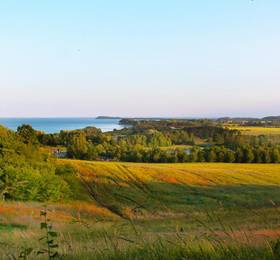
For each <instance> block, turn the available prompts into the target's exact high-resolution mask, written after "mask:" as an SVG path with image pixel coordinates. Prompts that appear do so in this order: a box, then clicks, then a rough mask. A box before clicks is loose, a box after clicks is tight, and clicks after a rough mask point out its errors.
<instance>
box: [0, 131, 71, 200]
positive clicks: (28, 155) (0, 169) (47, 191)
mask: <svg viewBox="0 0 280 260" xmlns="http://www.w3.org/2000/svg"><path fill="white" fill-rule="evenodd" d="M27 133H29V134H27ZM30 133H33V131H32V130H30V127H29V126H23V127H19V131H18V133H14V132H12V131H9V130H7V129H5V128H3V127H0V152H1V153H0V195H1V197H2V199H3V200H7V199H10V200H37V201H59V200H62V199H65V198H67V197H68V196H69V194H70V190H69V185H68V184H67V183H66V182H65V181H64V180H63V179H61V178H60V177H59V176H57V175H55V167H56V166H55V165H54V164H53V163H51V162H50V161H48V159H47V157H46V155H45V154H43V153H42V152H41V151H40V149H39V147H38V145H36V144H34V142H35V141H34V135H33V134H30ZM29 138H30V139H29Z"/></svg>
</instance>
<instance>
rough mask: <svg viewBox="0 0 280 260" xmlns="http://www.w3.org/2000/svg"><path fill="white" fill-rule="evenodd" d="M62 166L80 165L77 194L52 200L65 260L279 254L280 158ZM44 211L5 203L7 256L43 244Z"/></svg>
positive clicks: (1, 249) (0, 209)
mask: <svg viewBox="0 0 280 260" xmlns="http://www.w3.org/2000/svg"><path fill="white" fill-rule="evenodd" d="M59 163H60V164H67V165H72V166H73V167H75V169H77V174H76V175H69V176H64V178H65V179H67V180H68V182H69V183H70V184H71V187H72V190H73V198H74V199H72V200H70V201H68V202H64V203H59V204H52V203H50V204H48V205H47V208H48V217H49V218H50V220H51V222H52V223H53V228H54V230H56V231H57V232H58V233H59V236H58V238H57V241H58V244H59V249H58V250H59V252H60V254H61V255H62V256H64V257H63V258H64V259H182V258H183V256H185V257H186V258H187V259H278V258H277V257H278V256H280V252H279V255H277V254H278V253H277V252H278V251H277V250H278V249H277V245H276V246H275V244H273V243H272V242H271V243H270V241H275V240H276V239H278V237H280V212H279V210H280V207H279V205H280V165H275V164H273V165H269V164H265V165H262V164H222V163H221V164H218V163H217V164H215V163H211V164H206V163H194V164H140V163H139V164H136V163H115V162H85V161H74V160H61V161H59ZM42 208H43V204H41V203H34V202H25V203H24V202H20V203H17V202H5V203H4V202H3V203H1V204H0V214H1V215H0V216H1V224H0V231H1V237H0V254H1V258H3V259H5V258H6V259H12V257H13V256H17V255H18V254H19V252H21V251H22V250H23V249H26V248H29V247H32V248H33V249H34V250H35V249H37V248H40V247H42V242H41V241H39V238H40V237H41V236H42V234H41V233H42V231H41V230H40V227H39V226H40V210H41V209H42ZM256 246H257V247H256ZM275 248H276V249H275ZM275 250H276V251H277V252H276V251H275ZM239 256H240V257H239ZM260 256H261V257H260ZM257 257H259V258H257ZM31 259H32V258H31Z"/></svg>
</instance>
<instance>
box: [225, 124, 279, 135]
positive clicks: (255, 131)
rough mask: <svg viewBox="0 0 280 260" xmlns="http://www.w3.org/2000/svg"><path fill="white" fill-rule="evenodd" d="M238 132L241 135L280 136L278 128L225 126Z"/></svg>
mask: <svg viewBox="0 0 280 260" xmlns="http://www.w3.org/2000/svg"><path fill="white" fill-rule="evenodd" d="M227 128H229V129H232V130H238V131H240V132H241V133H242V134H243V135H280V127H255V126H227Z"/></svg>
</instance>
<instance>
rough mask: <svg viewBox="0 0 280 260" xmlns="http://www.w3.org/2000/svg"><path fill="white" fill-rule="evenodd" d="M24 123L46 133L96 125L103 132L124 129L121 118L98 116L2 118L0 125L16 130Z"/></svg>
mask: <svg viewBox="0 0 280 260" xmlns="http://www.w3.org/2000/svg"><path fill="white" fill-rule="evenodd" d="M22 124H29V125H31V126H32V127H33V128H34V129H36V130H41V131H44V132H45V133H58V132H59V131H60V130H75V129H81V128H85V127H87V126H94V127H97V128H100V129H101V130H102V132H108V131H112V130H114V129H122V128H123V126H121V125H119V119H96V118H0V125H4V126H6V127H7V128H10V129H12V130H16V129H17V127H18V126H20V125H22Z"/></svg>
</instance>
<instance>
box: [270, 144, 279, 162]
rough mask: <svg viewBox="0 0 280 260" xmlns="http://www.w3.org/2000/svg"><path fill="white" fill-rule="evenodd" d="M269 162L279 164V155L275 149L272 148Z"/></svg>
mask: <svg viewBox="0 0 280 260" xmlns="http://www.w3.org/2000/svg"><path fill="white" fill-rule="evenodd" d="M271 162H273V163H279V162H280V153H279V150H278V149H277V148H274V149H273V150H272V153H271Z"/></svg>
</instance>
